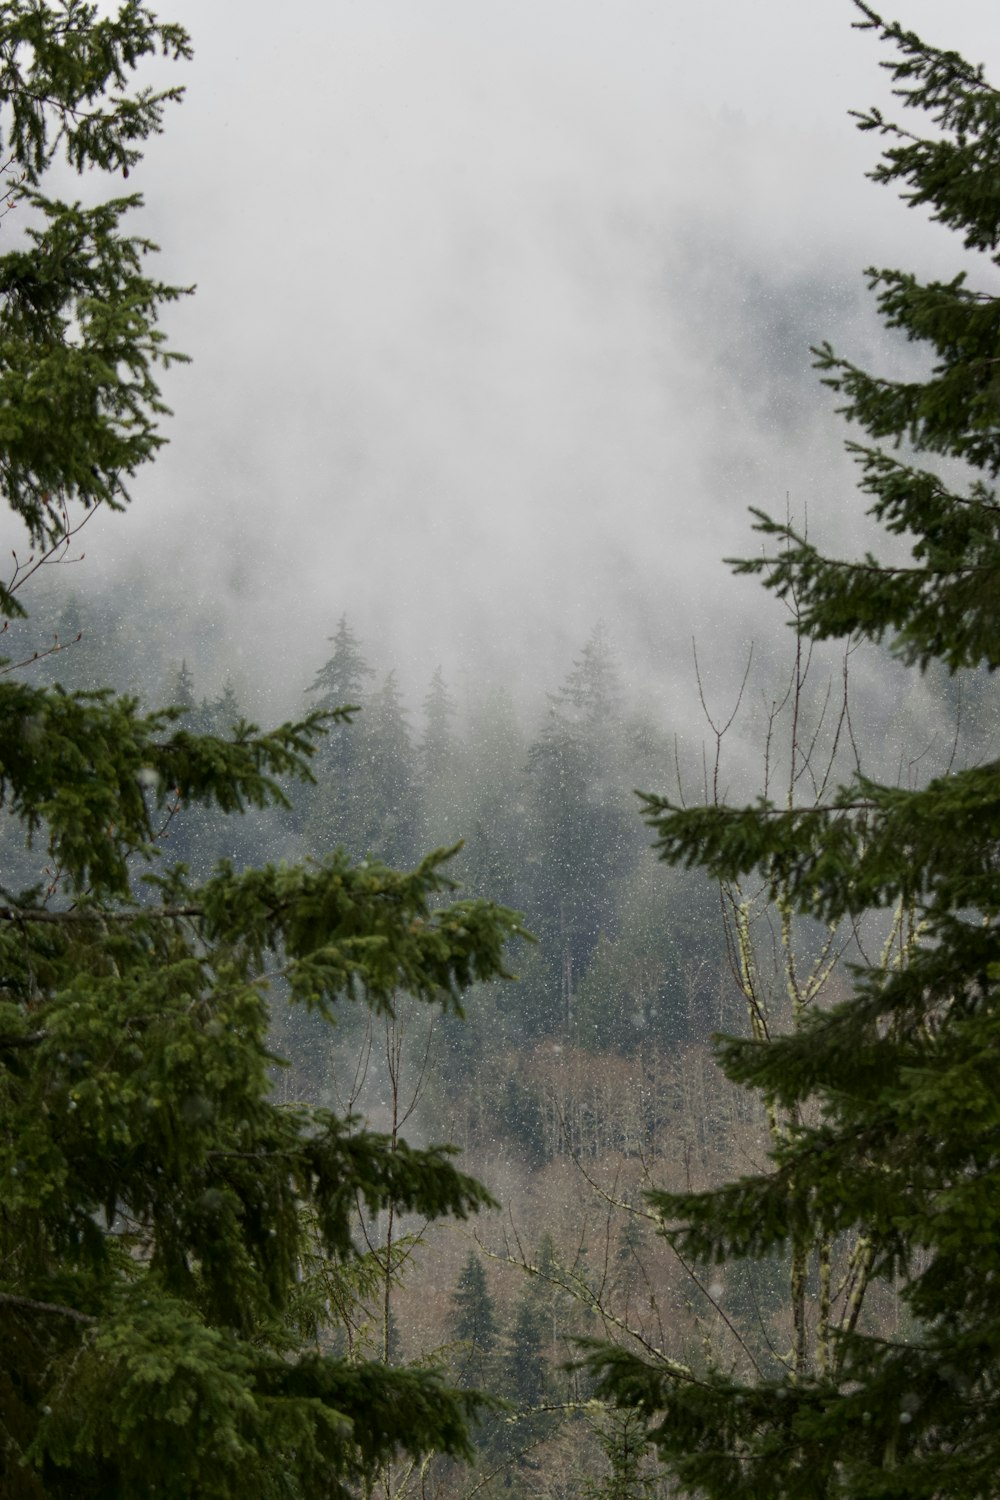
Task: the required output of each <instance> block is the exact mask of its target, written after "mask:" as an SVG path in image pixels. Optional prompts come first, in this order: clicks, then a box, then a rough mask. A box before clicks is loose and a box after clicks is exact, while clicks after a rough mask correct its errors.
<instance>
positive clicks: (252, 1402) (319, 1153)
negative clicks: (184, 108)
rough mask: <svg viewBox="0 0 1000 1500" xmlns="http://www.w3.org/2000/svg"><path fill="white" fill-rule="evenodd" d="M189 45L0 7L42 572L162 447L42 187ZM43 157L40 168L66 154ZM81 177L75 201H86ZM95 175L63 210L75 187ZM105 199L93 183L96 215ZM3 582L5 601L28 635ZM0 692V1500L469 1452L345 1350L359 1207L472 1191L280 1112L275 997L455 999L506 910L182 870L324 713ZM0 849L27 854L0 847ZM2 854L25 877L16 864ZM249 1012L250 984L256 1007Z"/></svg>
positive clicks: (131, 242) (117, 201) (20, 447)
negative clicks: (189, 811)
mask: <svg viewBox="0 0 1000 1500" xmlns="http://www.w3.org/2000/svg"><path fill="white" fill-rule="evenodd" d="M189 50H190V49H189V44H188V39H187V36H186V35H185V33H184V32H183V31H182V30H181V29H180V28H179V27H176V26H169V25H161V24H159V23H158V22H157V21H156V20H155V18H154V17H153V16H152V15H151V14H150V13H149V12H148V11H147V10H146V9H145V8H144V7H142V6H139V5H136V4H133V3H131V0H128V3H125V4H123V5H121V7H120V8H119V9H118V10H114V9H112V10H110V11H109V10H108V8H106V7H101V8H98V7H97V6H96V5H88V4H85V3H82V0H53V3H50V4H47V3H41V0H11V3H9V4H5V5H4V6H3V7H2V8H0V54H2V57H3V68H2V70H0V162H5V163H7V166H6V168H3V169H2V170H4V171H5V172H6V174H7V185H8V188H9V190H10V195H11V197H12V198H13V199H14V200H16V201H14V205H13V207H12V208H11V209H10V213H9V215H8V217H7V218H6V219H5V226H4V227H5V234H7V233H8V232H9V233H10V234H11V235H12V236H14V239H13V244H14V245H15V247H16V248H12V249H10V250H8V251H7V253H6V254H4V255H2V256H0V488H2V492H3V496H4V499H5V500H6V502H7V504H8V505H9V506H10V507H11V509H12V510H13V512H14V513H15V515H16V516H17V517H18V518H20V520H21V521H22V522H23V524H24V526H25V528H26V530H27V533H28V537H29V544H30V547H31V548H33V549H34V551H33V553H32V554H31V556H32V557H33V558H34V559H35V560H37V559H38V558H40V557H45V556H48V557H51V558H58V557H59V556H60V555H62V552H63V549H64V548H65V545H66V542H67V539H68V537H69V536H71V535H72V533H73V532H74V530H75V529H77V528H78V526H79V524H80V521H81V516H82V517H85V516H86V515H87V514H88V512H89V509H91V508H92V507H93V506H95V505H97V504H103V505H105V506H109V507H112V508H116V509H121V508H122V507H124V505H125V503H126V501H127V499H128V494H127V490H126V488H125V486H126V483H127V481H128V479H129V477H130V476H131V475H132V474H133V473H134V472H135V471H136V470H137V468H138V467H139V466H140V465H141V464H142V463H143V462H145V461H146V460H148V459H149V458H151V457H152V456H153V455H154V453H155V451H156V449H157V447H158V446H159V444H160V443H161V442H162V441H163V439H162V437H161V436H160V434H159V432H158V430H157V423H158V420H159V418H160V417H161V416H162V414H163V411H164V407H163V403H162V400H161V397H160V394H159V390H158V388H157V385H156V380H155V378H154V374H155V369H156V363H157V361H159V362H163V361H164V360H165V359H166V358H167V357H168V356H167V354H166V352H165V346H164V344H163V343H162V336H161V334H160V332H159V330H158V329H157V327H156V317H157V313H158V311H159V309H160V307H161V305H162V304H163V303H164V302H168V301H170V300H171V299H172V298H173V297H175V296H176V295H177V290H176V289H174V288H170V287H166V286H162V285H160V284H159V283H157V282H156V281H153V280H149V279H148V278H146V277H145V276H144V274H143V270H142V262H143V258H144V256H145V254H146V253H147V252H148V251H149V250H151V249H152V248H153V247H151V246H150V245H149V244H148V243H147V242H145V241H143V240H142V239H139V238H136V237H135V236H132V235H130V234H129V233H128V231H127V228H126V226H125V220H126V219H127V215H128V213H129V211H130V210H131V209H132V208H134V207H136V206H137V205H138V203H139V199H138V198H137V197H135V196H134V195H133V196H129V197H121V196H114V197H111V198H109V199H106V200H105V201H101V202H98V203H97V204H96V206H94V207H82V206H81V205H79V204H75V203H64V202H60V201H58V200H56V199H53V198H50V197H48V196H46V195H45V194H44V193H43V191H42V182H43V179H44V177H45V173H46V170H47V169H48V168H49V166H51V165H54V164H56V158H57V156H65V157H66V158H68V161H69V165H70V167H72V168H75V169H78V170H79V171H81V172H82V171H85V170H87V169H88V168H95V169H97V172H98V173H99V172H104V173H116V174H118V175H119V176H120V177H127V176H128V175H129V174H130V173H131V172H132V171H133V170H134V169H135V168H136V166H137V165H138V163H139V159H140V155H141V148H142V143H143V141H144V140H145V139H146V138H147V137H148V136H149V135H150V134H152V133H154V132H155V131H157V130H158V129H159V128H160V123H161V119H162V114H163V110H164V108H165V105H166V104H167V103H168V102H169V101H170V100H172V99H174V98H176V97H177V95H178V93H179V90H177V89H168V90H166V91H161V92H159V93H157V92H155V91H152V90H149V89H144V88H138V87H136V86H135V85H134V78H133V74H134V70H135V69H136V68H137V67H139V66H140V65H141V64H142V63H143V60H144V59H145V58H147V57H149V56H150V55H152V54H154V53H160V52H166V53H168V54H170V55H171V56H173V57H184V56H186V55H187V54H188V52H189ZM58 165H60V167H61V165H62V164H61V162H60V163H59V164H58ZM98 180H99V179H98ZM97 185H98V184H97V182H92V183H91V184H90V185H89V186H88V198H89V199H93V198H94V197H96V196H98V194H97V191H96V188H97ZM115 190H117V188H115V189H113V191H115ZM22 558H23V560H22V563H21V564H20V565H19V567H18V568H17V570H16V571H15V573H14V576H13V578H12V579H10V580H9V581H8V582H7V583H6V584H5V585H4V586H3V587H2V588H0V611H2V612H3V614H4V615H5V616H6V617H7V618H11V617H14V616H23V615H24V613H25V606H24V588H23V584H24V583H25V581H26V580H27V578H28V577H29V576H30V573H31V571H32V568H33V566H34V563H33V562H32V561H31V559H30V558H29V556H28V554H27V553H25V554H22ZM7 666H8V668H9V670H6V671H4V672H3V674H2V675H0V800H2V803H3V806H4V811H5V814H6V816H5V819H4V835H5V837H4V843H3V857H4V868H3V872H2V875H0V881H2V884H0V1184H2V1187H0V1493H2V1494H3V1495H4V1496H9V1497H12V1500H40V1497H65V1500H87V1497H95V1500H96V1497H101V1500H107V1497H110V1496H120V1497H132V1496H140V1495H141V1496H159V1497H173V1500H189V1497H191V1496H198V1497H199V1500H206V1497H208V1500H211V1497H229V1496H235V1495H237V1494H239V1495H246V1496H249V1495H253V1496H261V1497H268V1496H282V1497H298V1496H323V1497H324V1500H325V1497H329V1496H335V1495H346V1494H348V1493H356V1492H357V1489H358V1487H359V1486H360V1485H361V1484H362V1483H363V1477H364V1475H365V1474H366V1473H368V1472H370V1470H371V1469H372V1467H373V1466H375V1465H377V1464H379V1463H380V1462H382V1461H384V1460H386V1459H387V1458H389V1457H391V1455H392V1454H393V1453H394V1452H395V1451H397V1450H398V1449H403V1450H405V1451H407V1452H409V1453H411V1454H419V1453H423V1452H427V1451H433V1450H440V1451H444V1452H447V1453H450V1454H456V1455H461V1454H465V1453H468V1452H469V1451H470V1450H469V1444H468V1436H467V1419H468V1418H469V1417H470V1416H473V1415H474V1414H475V1412H476V1411H477V1409H478V1404H477V1398H476V1396H475V1394H474V1393H472V1392H464V1391H459V1390H457V1389H454V1388H453V1387H451V1386H449V1384H448V1383H447V1380H446V1379H445V1377H444V1375H443V1374H442V1372H441V1371H439V1370H434V1369H421V1370H416V1369H409V1368H403V1369H392V1368H387V1367H386V1366H385V1365H384V1364H383V1363H380V1362H374V1363H370V1364H366V1363H364V1362H360V1361H355V1360H352V1359H350V1358H338V1357H336V1356H335V1354H334V1353H333V1352H332V1350H333V1347H334V1339H333V1336H332V1334H331V1332H330V1330H329V1327H328V1324H329V1320H330V1318H331V1309H332V1308H334V1307H335V1306H336V1305H337V1301H338V1296H345V1295H348V1294H349V1290H350V1287H351V1285H352V1267H353V1266H354V1265H355V1264H356V1261H355V1252H354V1248H353V1245H352V1223H353V1216H354V1215H355V1214H356V1212H357V1210H358V1207H359V1206H360V1207H362V1208H363V1209H364V1211H365V1212H366V1213H368V1214H370V1215H374V1214H377V1213H378V1212H379V1211H380V1210H381V1209H382V1208H384V1207H385V1206H386V1205H387V1204H388V1203H389V1202H392V1203H393V1204H394V1205H395V1206H396V1208H397V1209H398V1210H399V1211H400V1212H403V1211H413V1212H416V1213H419V1214H421V1215H425V1216H435V1215H438V1214H441V1213H445V1212H452V1213H456V1214H458V1215H460V1216H464V1215H466V1214H468V1213H470V1212H472V1211H473V1210H474V1209H475V1208H476V1207H477V1206H478V1205H479V1204H481V1203H482V1202H484V1201H485V1200H486V1194H485V1192H484V1190H483V1189H482V1187H481V1186H480V1185H479V1184H478V1183H476V1182H475V1181H473V1180H472V1179H470V1178H468V1177H466V1176H464V1175H463V1174H462V1173H460V1172H459V1171H457V1169H456V1167H455V1165H454V1163H453V1162H452V1160H451V1157H450V1152H449V1149H448V1148H447V1147H440V1146H431V1147H427V1148H424V1149H420V1150H417V1149H413V1148H410V1147H409V1146H408V1145H407V1144H406V1142H405V1141H402V1140H396V1141H394V1142H391V1143H390V1142H389V1141H388V1140H387V1139H386V1138H384V1137H382V1136H380V1135H378V1134H377V1133H373V1132H371V1131H369V1130H366V1129H363V1128H361V1127H360V1126H359V1125H358V1123H357V1122H356V1121H351V1120H347V1119H343V1118H339V1117H338V1116H337V1115H336V1114H334V1113H332V1112H330V1111H328V1110H321V1109H307V1108H294V1109H293V1108H284V1107H281V1106H280V1105H279V1103H278V1102H277V1101H276V1098H275V1096H274V1092H273V1090H272V1084H271V1079H272V1068H273V1064H274V1062H275V1059H274V1058H273V1057H272V1055H271V1051H270V1048H269V1043H268V1026H269V999H268V996H269V993H270V994H271V995H272V997H276V998H275V999H274V1003H275V1004H277V1003H278V1002H279V1000H280V1002H281V1003H282V1004H285V1003H288V1004H291V1005H298V1006H304V1007H309V1008H311V1009H313V1010H314V1011H316V1012H319V1013H320V1014H323V1015H327V1016H328V1015H330V1014H331V1013H332V1011H333V1010H334V1008H335V1007H336V1006H339V1005H343V1004H361V1005H367V1006H369V1007H371V1008H373V1009H374V1010H375V1011H378V1012H386V1011H390V1010H391V1008H392V1006H393V1003H394V1000H395V997H396V996H397V995H398V994H399V993H400V992H403V991H405V992H408V993H409V994H410V995H412V996H414V997H415V998H416V999H417V1000H421V1001H425V1002H427V1003H429V1004H433V1005H441V1006H443V1007H445V1008H446V1009H447V1008H455V1007H456V1006H457V1004H458V999H459V995H460V992H461V990H462V989H463V987H464V986H465V985H467V984H468V983H470V982H474V981H476V980H489V979H491V978H495V977H497V976H499V975H500V974H501V973H502V972H503V956H502V950H503V944H504V940H505V938H506V936H507V935H508V934H509V933H510V932H512V931H514V930H516V927H517V923H516V920H515V919H514V917H513V916H512V915H511V914H510V913H508V912H505V911H503V910H501V909H498V908H496V907H493V906H490V905H488V904H487V903H484V902H472V901H465V902H463V901H456V900H455V899H454V896H453V892H452V888H451V882H450V881H449V879H448V876H447V874H446V872H445V870H444V868H443V860H442V859H441V858H440V857H439V856H434V857H431V858H429V859H427V860H424V861H423V862H422V863H421V864H420V865H418V867H417V868H416V869H414V870H412V871H409V872H404V873H400V872H396V871H393V870H390V869H387V868H385V867H384V866H382V865H379V864H376V863H369V864H363V865H356V864H354V863H352V862H351V861H350V859H349V858H348V857H347V856H346V855H344V854H343V853H337V854H335V855H332V856H330V857H329V858H327V859H325V860H323V861H319V862H316V863H312V864H308V865H301V866H282V867H273V866H265V867H263V868H249V869H246V870H243V871H242V872H240V873H236V871H235V870H234V869H233V867H232V866H231V865H230V864H228V863H226V862H222V863H220V864H219V865H217V867H216V868H215V869H214V870H213V871H212V872H211V873H209V874H207V875H206V876H205V877H204V878H203V879H200V880H196V879H194V878H193V877H192V876H191V875H190V874H189V873H188V872H187V871H186V869H185V868H184V866H182V865H181V866H175V867H171V866H170V864H168V863H167V862H166V860H165V859H164V858H163V857H162V852H161V850H160V847H159V845H158V833H159V831H160V829H161V827H162V824H163V820H164V817H165V815H166V814H167V812H168V810H169V808H170V807H171V806H173V805H174V804H175V803H180V804H182V805H184V806H191V805H193V806H195V807H196V808H197V807H204V808H214V809H217V810H218V811H220V812H224V813H229V814H236V813H238V812H239V811H241V810H242V809H244V808H247V807H263V806H267V805H275V804H277V805H281V804H282V803H283V802H284V800H285V795H286V794H285V787H286V786H287V785H288V784H289V781H290V780H294V779H295V778H300V779H302V778H308V777H309V775H310V759H311V757H312V755H313V752H314V750H315V747H316V744H317V741H318V739H319V737H321V735H322V733H323V731H324V727H325V726H326V725H327V724H329V723H330V722H331V721H332V722H333V723H335V724H336V723H340V722H342V721H343V720H344V719H345V715H344V713H343V712H342V710H341V709H340V708H339V706H337V705H335V704H330V705H329V713H324V712H316V713H313V714H311V715H309V716H308V717H307V718H305V719H304V720H303V721H302V722H300V723H295V724H286V725H283V726H282V727H280V728H279V729H277V730H275V731H273V732H270V733H261V732H260V731H258V730H257V729H255V728H254V726H252V725H249V724H246V723H242V722H241V723H239V724H238V725H237V726H236V728H235V730H234V731H233V732H232V733H231V734H229V735H228V737H226V738H223V737H216V736H205V735H197V734H195V733H193V732H192V731H191V730H190V729H189V728H186V727H185V726H184V724H183V722H182V716H181V714H180V713H179V711H178V709H177V708H168V709H165V710H163V711H161V712H152V713H150V712H148V711H145V710H143V709H142V708H141V707H140V705H139V703H138V701H137V700H136V699H134V698H128V697H118V696H115V695H114V694H113V693H112V692H111V691H110V690H102V691H96V692H82V691H71V690H66V689H64V688H62V687H60V686H59V685H57V684H51V685H49V686H45V685H44V684H42V685H39V684H38V683H37V682H36V681H34V680H33V679H32V677H31V676H30V673H28V674H25V673H20V674H19V673H17V672H16V671H14V670H13V667H14V663H8V664H7ZM15 835H16V837H15ZM12 849H14V851H15V852H16V856H17V857H16V858H11V859H10V860H8V859H7V854H8V852H9V851H10V850H12ZM269 987H270V988H269Z"/></svg>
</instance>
